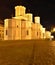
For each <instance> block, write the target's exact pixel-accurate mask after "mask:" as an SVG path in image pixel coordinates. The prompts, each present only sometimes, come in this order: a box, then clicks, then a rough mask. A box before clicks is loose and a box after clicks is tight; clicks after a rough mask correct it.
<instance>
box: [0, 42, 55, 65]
mask: <svg viewBox="0 0 55 65" xmlns="http://www.w3.org/2000/svg"><path fill="white" fill-rule="evenodd" d="M1 43H2V44H1ZM0 65H55V41H17V42H16V41H14V42H6V41H5V42H0Z"/></svg>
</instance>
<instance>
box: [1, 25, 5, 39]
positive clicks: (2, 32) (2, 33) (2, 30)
mask: <svg viewBox="0 0 55 65" xmlns="http://www.w3.org/2000/svg"><path fill="white" fill-rule="evenodd" d="M0 40H4V26H3V25H2V24H0Z"/></svg>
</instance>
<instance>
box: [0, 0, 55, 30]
mask: <svg viewBox="0 0 55 65" xmlns="http://www.w3.org/2000/svg"><path fill="white" fill-rule="evenodd" d="M16 5H23V6H25V7H26V8H27V12H31V13H33V16H36V15H39V16H40V17H41V24H42V25H43V26H44V27H46V28H47V29H50V27H51V26H52V25H54V26H55V1H54V0H51V1H48V0H1V1H0V19H5V18H10V17H11V16H12V15H13V16H14V7H15V6H16Z"/></svg>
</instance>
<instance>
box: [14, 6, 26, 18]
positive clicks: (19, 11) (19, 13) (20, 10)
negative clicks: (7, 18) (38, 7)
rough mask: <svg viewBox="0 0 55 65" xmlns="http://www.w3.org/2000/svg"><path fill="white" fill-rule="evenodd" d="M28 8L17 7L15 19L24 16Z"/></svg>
mask: <svg viewBox="0 0 55 65" xmlns="http://www.w3.org/2000/svg"><path fill="white" fill-rule="evenodd" d="M25 11H26V8H25V7H24V6H15V17H17V16H24V15H25Z"/></svg>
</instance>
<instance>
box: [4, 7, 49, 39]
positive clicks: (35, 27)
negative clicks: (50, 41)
mask: <svg viewBox="0 0 55 65" xmlns="http://www.w3.org/2000/svg"><path fill="white" fill-rule="evenodd" d="M47 37H48V36H47V33H46V32H45V28H43V26H42V25H41V24H40V17H39V16H35V17H34V22H33V14H32V13H26V8H25V7H24V6H16V7H15V17H12V18H11V19H5V20H4V40H25V39H26V40H28V39H30V40H31V39H46V38H47Z"/></svg>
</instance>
